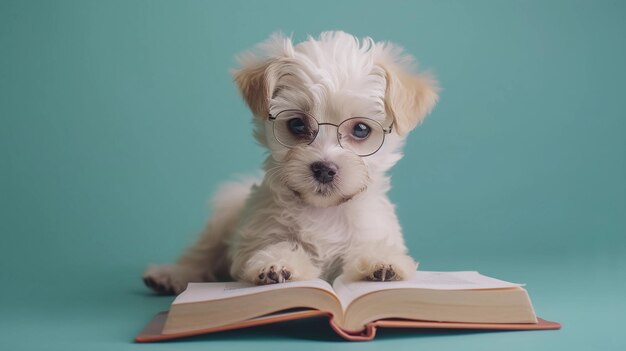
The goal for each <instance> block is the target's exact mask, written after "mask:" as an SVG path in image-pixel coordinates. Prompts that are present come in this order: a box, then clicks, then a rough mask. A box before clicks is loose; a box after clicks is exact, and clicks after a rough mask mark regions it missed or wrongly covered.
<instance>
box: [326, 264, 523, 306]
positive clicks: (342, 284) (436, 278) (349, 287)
mask: <svg viewBox="0 0 626 351" xmlns="http://www.w3.org/2000/svg"><path fill="white" fill-rule="evenodd" d="M518 286H523V284H517V283H510V282H506V281H504V280H499V279H495V278H491V277H487V276H484V275H482V274H480V273H478V272H472V271H469V272H429V271H416V272H415V274H414V275H413V276H412V277H411V278H409V279H407V280H403V281H387V282H370V281H348V280H347V279H346V278H345V277H344V276H339V277H338V278H337V279H335V282H334V283H333V288H334V289H335V293H336V294H337V296H338V297H339V301H341V306H342V307H343V309H344V311H345V310H346V308H347V307H348V306H349V305H350V303H352V301H354V300H355V299H356V298H358V297H360V296H363V295H365V294H368V293H371V292H374V291H380V290H390V289H432V290H476V289H499V288H512V287H518Z"/></svg>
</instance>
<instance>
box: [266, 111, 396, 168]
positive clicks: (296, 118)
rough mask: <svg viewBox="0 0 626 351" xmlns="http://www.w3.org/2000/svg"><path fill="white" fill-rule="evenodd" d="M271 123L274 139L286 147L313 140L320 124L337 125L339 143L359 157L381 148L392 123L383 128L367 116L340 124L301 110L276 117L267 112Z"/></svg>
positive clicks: (284, 112)
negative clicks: (323, 119) (319, 119)
mask: <svg viewBox="0 0 626 351" xmlns="http://www.w3.org/2000/svg"><path fill="white" fill-rule="evenodd" d="M269 119H270V121H272V122H273V124H274V126H273V127H274V128H273V129H274V138H276V140H277V141H278V142H279V143H280V144H281V145H283V146H286V147H288V148H292V147H296V146H298V145H309V144H311V143H313V141H314V140H315V138H316V137H317V134H318V132H319V127H320V126H323V125H330V126H334V127H337V141H338V142H339V145H340V146H341V147H342V148H344V149H347V150H350V151H352V152H354V153H355V154H357V155H359V156H362V157H364V156H370V155H373V154H375V153H376V151H378V150H380V148H381V147H382V146H383V143H384V142H385V135H386V134H389V133H391V129H392V127H393V123H392V124H391V125H390V126H389V128H387V129H385V128H383V126H382V125H381V124H380V123H378V122H377V121H375V120H373V119H371V118H366V117H352V118H348V119H346V120H345V121H343V122H341V123H340V124H338V125H337V124H333V123H319V122H318V121H317V120H316V119H315V118H314V117H313V116H311V115H309V114H308V113H306V112H304V111H300V110H284V111H281V112H279V113H278V114H276V115H275V116H273V115H271V114H270V115H269Z"/></svg>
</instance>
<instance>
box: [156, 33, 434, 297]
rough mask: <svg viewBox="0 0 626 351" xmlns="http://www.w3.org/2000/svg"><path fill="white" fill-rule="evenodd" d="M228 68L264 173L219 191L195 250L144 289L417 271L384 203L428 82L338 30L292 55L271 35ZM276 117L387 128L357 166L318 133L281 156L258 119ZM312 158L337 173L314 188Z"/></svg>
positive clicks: (394, 49)
mask: <svg viewBox="0 0 626 351" xmlns="http://www.w3.org/2000/svg"><path fill="white" fill-rule="evenodd" d="M239 63H240V65H241V67H240V68H239V69H237V70H235V71H234V72H233V75H234V78H235V81H236V83H237V85H238V87H239V89H240V91H241V94H242V96H243V98H244V100H245V101H246V102H247V104H248V106H249V107H250V109H251V110H252V112H253V114H254V116H255V117H254V126H255V131H254V134H255V137H256V138H257V140H258V141H259V143H261V144H262V145H263V146H265V147H266V148H267V149H268V150H269V156H268V157H267V159H266V161H265V164H264V170H265V173H264V176H263V177H262V179H258V180H247V181H241V182H234V183H228V184H226V185H224V186H223V187H222V189H221V191H220V192H219V193H218V194H217V195H216V196H215V199H214V206H213V207H214V212H213V217H212V218H211V219H210V221H209V223H208V224H207V226H206V229H205V230H204V231H203V232H202V234H201V235H200V238H199V239H198V241H197V242H196V243H195V244H194V245H193V246H191V247H190V248H189V249H188V250H187V251H186V252H185V253H184V254H183V255H182V256H181V257H180V259H179V260H178V262H177V263H176V264H173V265H164V266H152V267H149V268H148V269H147V270H146V272H145V274H144V281H145V282H146V284H148V285H149V286H151V287H152V288H153V289H155V290H156V291H158V292H161V293H179V292H181V291H183V290H184V289H185V287H186V285H187V283H188V282H190V281H214V280H218V279H231V278H232V279H240V280H245V281H249V282H253V283H256V284H266V283H275V282H282V281H288V280H304V279H312V278H318V277H321V278H323V279H326V280H332V279H334V277H336V276H337V275H338V274H340V273H341V272H343V273H344V274H347V275H348V276H349V277H351V278H352V279H374V280H386V279H403V278H405V277H407V276H408V275H409V274H410V273H411V272H412V271H414V270H415V269H416V267H417V264H416V263H415V261H414V260H413V259H412V258H411V257H409V256H408V255H407V249H406V246H405V244H404V240H403V237H402V232H401V228H400V225H399V223H398V219H397V217H396V214H395V210H394V205H393V204H392V203H391V202H390V201H389V199H388V198H387V195H386V194H387V192H388V191H389V188H390V180H389V177H388V176H387V174H386V172H387V171H388V170H389V169H390V168H391V167H392V166H393V165H394V164H395V163H396V162H397V161H398V160H399V159H400V158H401V157H402V154H401V147H402V144H403V139H404V137H405V136H406V134H407V133H408V132H409V131H410V130H411V129H413V128H414V127H415V126H417V125H418V124H419V123H420V122H421V121H422V120H423V118H424V117H425V116H426V115H427V114H428V113H429V112H430V110H431V109H432V108H433V106H434V105H435V103H436V101H437V86H436V83H435V81H434V80H433V79H432V78H431V77H430V76H429V75H424V74H417V73H413V72H412V68H413V67H412V66H413V59H412V57H410V56H408V55H405V54H404V53H403V51H402V49H401V48H399V47H398V46H395V45H393V44H390V43H380V42H374V41H373V40H372V39H371V38H365V39H363V40H358V39H356V38H355V37H353V36H352V35H349V34H347V33H344V32H324V33H322V34H321V35H320V36H319V38H312V37H309V38H308V40H306V41H304V42H302V43H300V44H298V45H295V46H294V45H293V44H292V41H291V39H290V38H287V37H285V36H283V35H281V34H274V35H272V36H271V37H270V38H269V39H268V40H267V41H265V42H263V43H261V44H259V46H258V48H257V49H256V50H254V51H251V52H247V53H244V54H242V55H241V56H240V57H239ZM286 109H299V110H303V111H307V112H309V113H310V114H312V115H313V116H315V117H316V118H317V119H318V120H319V121H320V122H329V123H334V124H339V123H341V122H342V121H343V120H345V119H347V118H350V117H355V116H361V117H364V116H365V117H369V118H372V119H375V120H377V121H379V122H380V123H381V124H382V125H383V126H384V127H388V126H389V125H391V123H392V122H393V132H392V133H391V134H388V135H387V136H386V139H385V142H384V144H383V146H382V147H381V149H380V150H379V151H378V152H376V153H375V154H373V155H371V156H367V157H359V156H357V155H356V154H354V153H353V152H351V151H348V150H346V149H343V148H341V147H340V146H339V145H338V143H337V138H336V129H335V127H333V126H327V125H325V126H321V127H320V131H319V134H318V136H317V138H316V139H315V141H314V142H313V143H312V144H311V145H307V146H300V147H296V148H293V149H288V148H286V147H284V146H282V145H281V144H279V143H278V142H277V141H276V139H275V138H274V136H273V133H272V122H271V121H269V119H268V114H269V113H272V114H277V113H278V112H280V111H283V110H286ZM316 161H328V162H333V163H335V164H336V165H337V166H338V172H337V175H336V176H335V179H334V181H333V182H332V183H330V184H321V183H319V182H317V181H316V180H315V178H314V177H313V175H312V172H311V170H310V164H311V163H313V162H316ZM387 272H393V273H394V274H392V275H387V276H385V273H387ZM381 274H382V276H381ZM268 277H272V278H274V279H270V278H268Z"/></svg>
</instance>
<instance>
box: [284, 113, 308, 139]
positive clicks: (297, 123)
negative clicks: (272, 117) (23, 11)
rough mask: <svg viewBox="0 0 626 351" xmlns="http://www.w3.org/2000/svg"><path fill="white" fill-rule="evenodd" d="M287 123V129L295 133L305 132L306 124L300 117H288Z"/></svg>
mask: <svg viewBox="0 0 626 351" xmlns="http://www.w3.org/2000/svg"><path fill="white" fill-rule="evenodd" d="M287 125H288V126H289V131H290V132H292V133H293V134H295V135H302V134H304V133H306V125H305V124H304V121H303V120H302V118H300V117H295V118H292V119H290V120H289V121H287Z"/></svg>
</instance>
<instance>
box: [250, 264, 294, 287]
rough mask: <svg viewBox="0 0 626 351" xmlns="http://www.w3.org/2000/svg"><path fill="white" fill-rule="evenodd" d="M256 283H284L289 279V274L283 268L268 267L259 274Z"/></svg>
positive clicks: (287, 270)
mask: <svg viewBox="0 0 626 351" xmlns="http://www.w3.org/2000/svg"><path fill="white" fill-rule="evenodd" d="M257 278H258V279H257V281H256V283H257V284H259V285H266V284H276V283H284V282H286V281H289V279H290V278H291V272H290V271H289V269H287V268H286V267H285V266H281V267H280V268H278V267H277V266H270V267H269V268H264V269H262V270H261V273H259V276H258V277H257Z"/></svg>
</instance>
